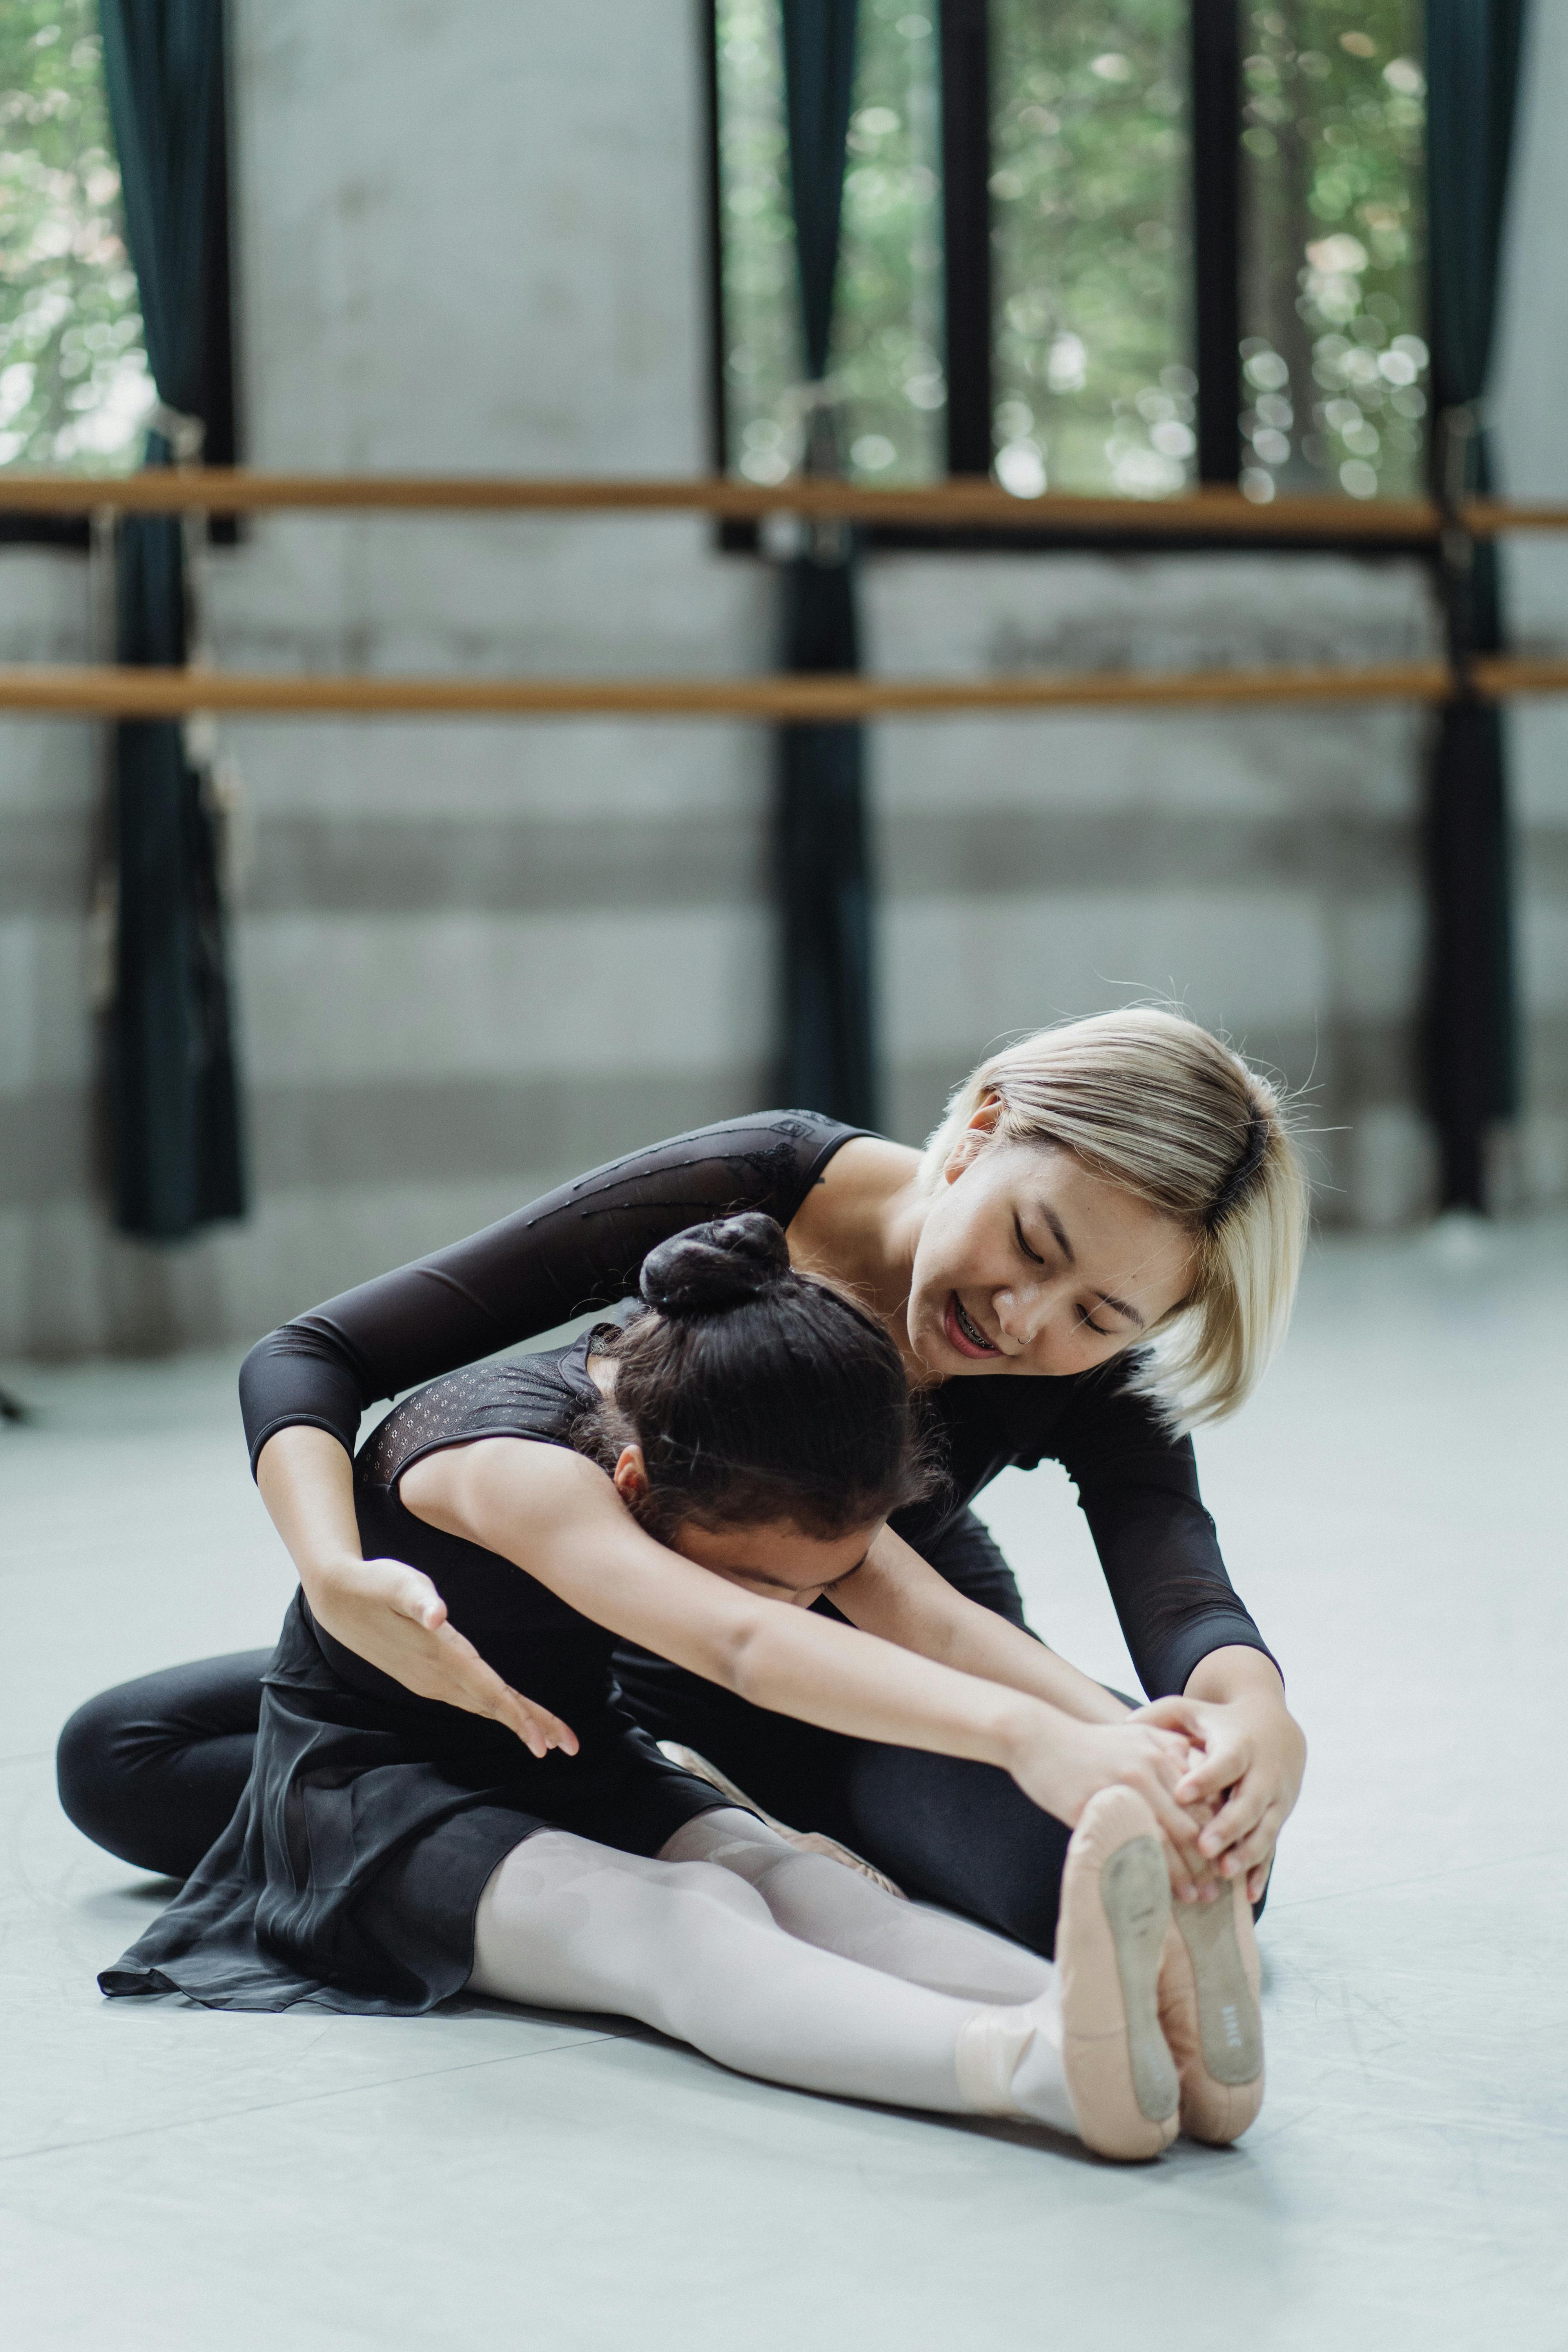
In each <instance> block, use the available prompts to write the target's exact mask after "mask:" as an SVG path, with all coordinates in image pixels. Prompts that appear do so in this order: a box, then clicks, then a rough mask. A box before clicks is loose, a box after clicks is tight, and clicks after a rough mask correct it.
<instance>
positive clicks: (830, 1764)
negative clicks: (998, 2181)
mask: <svg viewBox="0 0 1568 2352" xmlns="http://www.w3.org/2000/svg"><path fill="white" fill-rule="evenodd" d="M931 1564H932V1566H933V1567H935V1568H937V1569H939V1570H941V1572H942V1575H943V1576H945V1577H946V1578H947V1580H948V1581H949V1582H950V1583H951V1584H953V1585H955V1586H956V1587H957V1588H958V1589H959V1591H963V1592H965V1593H967V1594H969V1596H970V1597H971V1598H972V1599H973V1600H974V1601H980V1602H981V1603H982V1604H983V1605H984V1607H986V1608H988V1609H994V1610H995V1611H996V1612H998V1614H999V1615H1001V1616H1004V1617H1006V1618H1008V1619H1009V1620H1011V1622H1013V1623H1014V1624H1017V1625H1021V1624H1022V1623H1023V1622H1024V1612H1023V1604H1022V1602H1021V1601H1020V1599H1019V1596H1018V1588H1017V1585H1016V1583H1015V1581H1014V1579H1013V1572H1012V1570H1010V1569H1009V1567H1008V1566H1007V1563H1006V1561H1005V1559H1003V1557H1002V1555H1001V1553H1000V1552H999V1551H998V1549H996V1546H995V1544H994V1542H993V1541H992V1539H991V1537H990V1535H989V1534H988V1533H987V1531H986V1529H985V1528H984V1526H983V1525H982V1524H981V1522H980V1520H979V1519H977V1518H976V1517H974V1515H973V1512H965V1513H964V1514H963V1516H962V1517H960V1518H959V1519H958V1520H957V1521H956V1522H955V1523H954V1524H953V1526H952V1528H949V1530H948V1531H947V1533H946V1535H945V1536H944V1537H943V1538H942V1541H941V1542H940V1544H938V1545H937V1546H935V1547H933V1549H932V1551H931ZM270 1656H271V1652H270V1651H269V1650H247V1651H242V1652H240V1653H239V1654H237V1655H236V1656H233V1657H226V1658H205V1659H203V1660H201V1661H200V1662H199V1663H197V1664H192V1665H184V1666H171V1667H169V1668H167V1669H165V1671H164V1672H163V1673H162V1674H156V1675H143V1676H142V1678H141V1679H140V1680H139V1681H137V1682H132V1683H122V1684H121V1685H120V1686H119V1687H118V1688H117V1689H115V1690H110V1691H105V1692H103V1693H102V1694H101V1695H100V1696H99V1697H97V1698H94V1699H89V1701H88V1703H87V1705H86V1706H83V1707H79V1709H78V1710H77V1712H76V1714H75V1715H73V1716H72V1717H71V1719H70V1721H69V1722H68V1724H67V1725H66V1727H65V1729H64V1731H63V1732H62V1733H61V1734H60V1741H59V1754H58V1776H59V1791H60V1802H61V1803H62V1804H63V1805H64V1807H65V1810H66V1811H67V1812H68V1814H69V1816H70V1818H71V1820H72V1821H73V1822H75V1823H76V1825H77V1827H78V1828H79V1830H82V1831H84V1832H86V1834H87V1835H88V1836H89V1838H91V1839H93V1840H94V1842H95V1843H97V1844H99V1845H101V1846H104V1847H106V1848H107V1849H108V1851H109V1852H110V1853H113V1854H118V1855H119V1856H120V1858H121V1861H123V1862H129V1863H132V1864H135V1865H136V1866H137V1868H139V1869H142V1870H150V1871H157V1872H160V1873H163V1874H166V1875H167V1876H169V1877H171V1878H184V1877H188V1876H189V1874H190V1873H191V1872H192V1871H193V1870H194V1869H195V1865H196V1864H197V1863H198V1862H199V1861H200V1860H201V1858H202V1856H203V1855H204V1854H205V1853H206V1851H207V1849H208V1848H209V1846H211V1845H213V1844H215V1843H216V1841H217V1839H218V1838H219V1837H220V1836H221V1835H222V1833H223V1832H224V1830H225V1829H226V1827H227V1825H228V1822H229V1818H230V1816H231V1814H232V1813H233V1811H234V1809H235V1806H236V1805H237V1803H238V1801H239V1797H240V1793H241V1791H242V1790H243V1789H244V1787H245V1783H246V1780H247V1777H248V1774H249V1771H250V1758H251V1748H252V1743H253V1740H254V1737H255V1733H256V1727H257V1723H258V1719H259V1712H260V1705H261V1675H262V1674H263V1672H264V1670H265V1668H266V1666H267V1664H268V1659H269V1658H270ZM617 1671H618V1672H619V1674H620V1676H621V1683H622V1687H623V1689H624V1691H625V1693H626V1698H627V1700H628V1701H629V1703H630V1705H631V1707H632V1710H633V1712H634V1713H635V1714H636V1715H637V1717H638V1718H639V1720H640V1721H641V1722H642V1723H643V1724H644V1725H645V1726H646V1727H647V1729H648V1730H649V1731H651V1732H652V1734H653V1736H654V1738H656V1739H677V1740H679V1741H681V1742H682V1743H683V1744H684V1745H685V1746H687V1747H689V1748H696V1749H698V1751H699V1752H700V1754H702V1755H704V1756H706V1757H707V1758H708V1759H710V1762H712V1763H714V1764H717V1765H718V1766H719V1767H720V1769H721V1770H722V1771H723V1772H725V1773H727V1774H728V1775H729V1777H730V1778H731V1780H733V1781H735V1782H736V1784H737V1785H738V1786H739V1787H740V1788H742V1789H743V1790H745V1792H746V1794H747V1795H748V1796H750V1797H752V1798H754V1799H755V1801H757V1803H758V1804H760V1805H762V1806H763V1807H765V1809H766V1810H767V1811H769V1812H771V1813H773V1814H776V1815H777V1817H778V1818H779V1820H781V1821H784V1822H790V1823H791V1824H792V1825H793V1826H795V1827H796V1828H801V1829H816V1830H825V1831H826V1832H827V1833H828V1834H829V1835H830V1836H832V1837H836V1838H838V1839H840V1840H841V1841H842V1842H843V1843H845V1844H846V1845H848V1846H852V1847H853V1848H854V1849H855V1851H856V1852H857V1853H863V1854H864V1855H866V1857H867V1858H868V1860H869V1861H871V1862H874V1863H876V1864H877V1865H878V1867H879V1869H882V1870H885V1871H886V1872H887V1873H888V1874H889V1877H891V1878H894V1879H896V1880H897V1882H898V1884H899V1885H900V1886H902V1887H903V1888H904V1889H905V1891H906V1892H907V1893H908V1894H910V1895H922V1896H924V1897H925V1898H926V1899H927V1900H929V1901H931V1902H935V1903H942V1904H945V1905H946V1906H948V1907H949V1908H950V1909H952V1910H954V1911H962V1912H965V1913H967V1914H968V1915H969V1916H970V1917H972V1918H974V1919H978V1920H981V1921H982V1922H984V1925H985V1926H987V1927H994V1928H996V1929H998V1930H999V1931H1000V1932H1001V1933H1002V1934H1003V1935H1005V1936H1010V1937H1013V1938H1014V1940H1015V1941H1016V1942H1017V1943H1021V1944H1026V1945H1028V1946H1029V1947H1030V1948H1032V1949H1033V1950H1035V1951H1037V1952H1043V1953H1046V1954H1047V1955H1048V1954H1049V1953H1050V1952H1051V1950H1052V1948H1053V1946H1054V1942H1055V1937H1056V1924H1057V1905H1058V1895H1059V1893H1060V1887H1061V1874H1062V1865H1063V1863H1064V1860H1065V1858H1066V1854H1067V1843H1068V1831H1067V1829H1066V1828H1065V1827H1064V1826H1063V1824H1062V1823H1061V1822H1058V1821H1055V1820H1053V1819H1052V1817H1051V1816H1050V1815H1049V1814H1048V1813H1044V1812H1041V1811H1039V1809H1038V1807H1037V1806H1036V1805H1033V1804H1031V1803H1030V1801H1029V1800H1028V1799H1027V1798H1026V1796H1025V1795H1024V1794H1023V1792H1022V1791H1021V1790H1019V1789H1018V1788H1017V1787H1016V1785H1015V1783H1014V1782H1013V1781H1012V1780H1010V1779H1009V1778H1008V1776H1007V1774H1006V1773H1005V1772H1003V1771H999V1770H998V1769H996V1768H995V1767H994V1766H992V1765H989V1764H973V1763H968V1762H965V1761H963V1759H959V1758H956V1757H948V1756H929V1755H926V1754H925V1753H924V1752H923V1751H921V1749H918V1748H889V1747H885V1746H883V1745H881V1744H880V1743H879V1742H878V1741H876V1740H868V1739H850V1738H845V1737H844V1736H843V1735H842V1734H840V1733H837V1732H831V1731H818V1730H816V1729H815V1728H814V1727H812V1726H810V1725H808V1724H802V1723H796V1722H795V1721H794V1720H792V1718H790V1717H787V1716H783V1715H773V1714H770V1713H768V1712H767V1711H766V1710H765V1709H764V1708H762V1707H755V1706H748V1705H747V1704H746V1702H745V1701H744V1700H742V1699H738V1698H735V1697H733V1696H731V1694H730V1693H729V1692H727V1691H721V1690H720V1689H719V1688H718V1687H717V1686H716V1685H713V1684H710V1683H705V1682H702V1681H701V1680H700V1679H699V1677H698V1676H696V1675H689V1674H686V1673H684V1672H683V1671H682V1670H681V1669H680V1668H679V1667H676V1666H671V1665H669V1664H668V1663H667V1662H666V1661H665V1660H663V1659H659V1658H652V1657H649V1656H647V1655H646V1654H644V1653H642V1652H639V1651H630V1650H628V1651H626V1652H624V1653H622V1654H621V1656H620V1657H619V1659H618V1660H617Z"/></svg>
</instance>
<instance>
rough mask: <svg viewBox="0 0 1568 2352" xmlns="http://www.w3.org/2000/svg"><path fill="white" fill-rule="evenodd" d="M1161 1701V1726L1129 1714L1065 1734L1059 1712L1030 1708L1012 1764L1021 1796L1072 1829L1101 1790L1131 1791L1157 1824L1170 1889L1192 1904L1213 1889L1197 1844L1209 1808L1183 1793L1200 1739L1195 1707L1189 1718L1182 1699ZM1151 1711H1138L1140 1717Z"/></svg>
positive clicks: (1076, 1725) (1074, 1725) (1082, 1725)
mask: <svg viewBox="0 0 1568 2352" xmlns="http://www.w3.org/2000/svg"><path fill="white" fill-rule="evenodd" d="M1185 1704H1186V1703H1185V1701H1184V1700H1182V1699H1175V1700H1165V1701H1163V1705H1164V1706H1166V1707H1167V1708H1168V1709H1170V1710H1171V1712H1170V1713H1169V1714H1168V1715H1167V1716H1165V1717H1163V1718H1162V1719H1161V1721H1160V1722H1159V1723H1158V1724H1156V1723H1153V1722H1152V1721H1147V1720H1139V1719H1137V1718H1135V1717H1126V1718H1124V1720H1123V1721H1122V1722H1121V1723H1119V1724H1095V1723H1078V1722H1072V1723H1070V1725H1069V1727H1068V1729H1067V1732H1066V1737H1065V1739H1064V1727H1063V1718H1062V1717H1060V1716H1058V1715H1057V1714H1056V1713H1055V1711H1054V1710H1051V1711H1049V1712H1047V1711H1046V1710H1044V1709H1039V1710H1032V1711H1031V1717H1030V1719H1029V1720H1028V1722H1027V1727H1026V1729H1025V1730H1024V1732H1023V1734H1022V1736H1021V1737H1020V1738H1018V1739H1017V1741H1016V1744H1015V1754H1014V1758H1013V1760H1012V1762H1011V1765H1010V1768H1009V1769H1011V1771H1012V1774H1013V1778H1014V1779H1015V1780H1016V1781H1017V1783H1018V1786H1019V1787H1020V1788H1021V1789H1022V1790H1023V1791H1024V1793H1025V1795H1026V1797H1032V1798H1033V1799H1034V1801H1035V1802H1036V1804H1037V1805H1041V1806H1043V1807H1044V1808H1045V1810H1046V1811H1047V1812H1049V1813H1054V1814H1055V1815H1056V1817H1057V1819H1058V1821H1061V1822H1067V1823H1068V1827H1069V1828H1073V1827H1076V1825H1077V1823H1078V1822H1079V1820H1080V1818H1081V1817H1082V1814H1083V1811H1084V1808H1085V1806H1086V1805H1087V1804H1088V1803H1089V1799H1090V1798H1091V1797H1094V1796H1098V1795H1099V1793H1100V1790H1101V1789H1114V1788H1122V1789H1132V1790H1136V1791H1137V1793H1138V1795H1139V1796H1141V1797H1142V1799H1143V1801H1144V1802H1145V1804H1147V1805H1148V1807H1149V1809H1150V1811H1152V1814H1153V1816H1154V1819H1155V1821H1156V1822H1158V1823H1159V1825H1160V1831H1161V1834H1162V1836H1163V1840H1164V1845H1165V1860H1166V1864H1167V1866H1168V1868H1169V1870H1170V1874H1171V1887H1172V1891H1173V1894H1174V1895H1176V1897H1177V1899H1178V1900H1179V1901H1181V1902H1184V1903H1191V1902H1194V1901H1196V1900H1198V1899H1200V1897H1202V1896H1204V1895H1205V1894H1206V1895H1207V1896H1208V1897H1210V1898H1212V1896H1213V1895H1214V1894H1215V1885H1214V1879H1213V1871H1212V1866H1211V1865H1210V1864H1209V1863H1208V1862H1207V1861H1206V1860H1205V1856H1204V1853H1203V1852H1202V1849H1201V1845H1200V1838H1201V1834H1202V1832H1203V1829H1204V1824H1205V1822H1206V1820H1207V1818H1208V1813H1209V1811H1210V1808H1209V1807H1208V1806H1207V1805H1205V1804H1203V1803H1202V1802H1198V1803H1189V1802H1187V1801H1184V1799H1183V1798H1182V1796H1181V1794H1180V1790H1181V1788H1182V1785H1183V1783H1184V1780H1186V1779H1188V1778H1190V1767H1191V1763H1192V1743H1193V1740H1194V1738H1196V1737H1197V1736H1198V1732H1197V1726H1196V1721H1195V1711H1194V1717H1193V1718H1189V1717H1186V1716H1184V1715H1183V1714H1182V1713H1181V1710H1182V1709H1183V1708H1184V1706H1185ZM1151 1713H1152V1710H1150V1709H1148V1708H1145V1709H1144V1710H1143V1714H1144V1716H1145V1717H1147V1716H1149V1715H1150V1714H1151Z"/></svg>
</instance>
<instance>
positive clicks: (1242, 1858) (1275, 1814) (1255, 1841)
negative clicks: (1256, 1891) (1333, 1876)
mask: <svg viewBox="0 0 1568 2352" xmlns="http://www.w3.org/2000/svg"><path fill="white" fill-rule="evenodd" d="M1283 1819H1284V1816H1283V1814H1282V1813H1281V1812H1280V1811H1279V1808H1278V1807H1277V1806H1274V1805H1270V1806H1269V1807H1268V1811H1266V1812H1265V1814H1264V1816H1263V1818H1262V1820H1261V1821H1260V1822H1258V1824H1257V1826H1256V1828H1254V1829H1253V1830H1251V1831H1249V1832H1248V1833H1247V1836H1246V1837H1244V1838H1238V1839H1237V1843H1235V1844H1234V1845H1233V1846H1230V1847H1229V1848H1227V1850H1226V1852H1225V1853H1222V1854H1221V1856H1220V1858H1219V1860H1218V1862H1217V1863H1216V1864H1215V1869H1216V1870H1217V1871H1218V1872H1219V1874H1220V1876H1221V1877H1222V1878H1227V1879H1229V1878H1239V1877H1241V1875H1242V1874H1243V1873H1244V1872H1245V1873H1246V1874H1247V1875H1248V1876H1249V1877H1250V1875H1251V1874H1252V1872H1253V1871H1254V1870H1255V1869H1257V1867H1258V1864H1260V1863H1267V1862H1268V1859H1269V1857H1270V1856H1271V1855H1272V1853H1273V1852H1274V1848H1275V1845H1276V1843H1277V1842H1278V1840H1279V1831H1280V1828H1281V1825H1282V1822H1283ZM1253 1900H1254V1901H1255V1902H1256V1900H1257V1897H1256V1896H1254V1897H1253Z"/></svg>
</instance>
